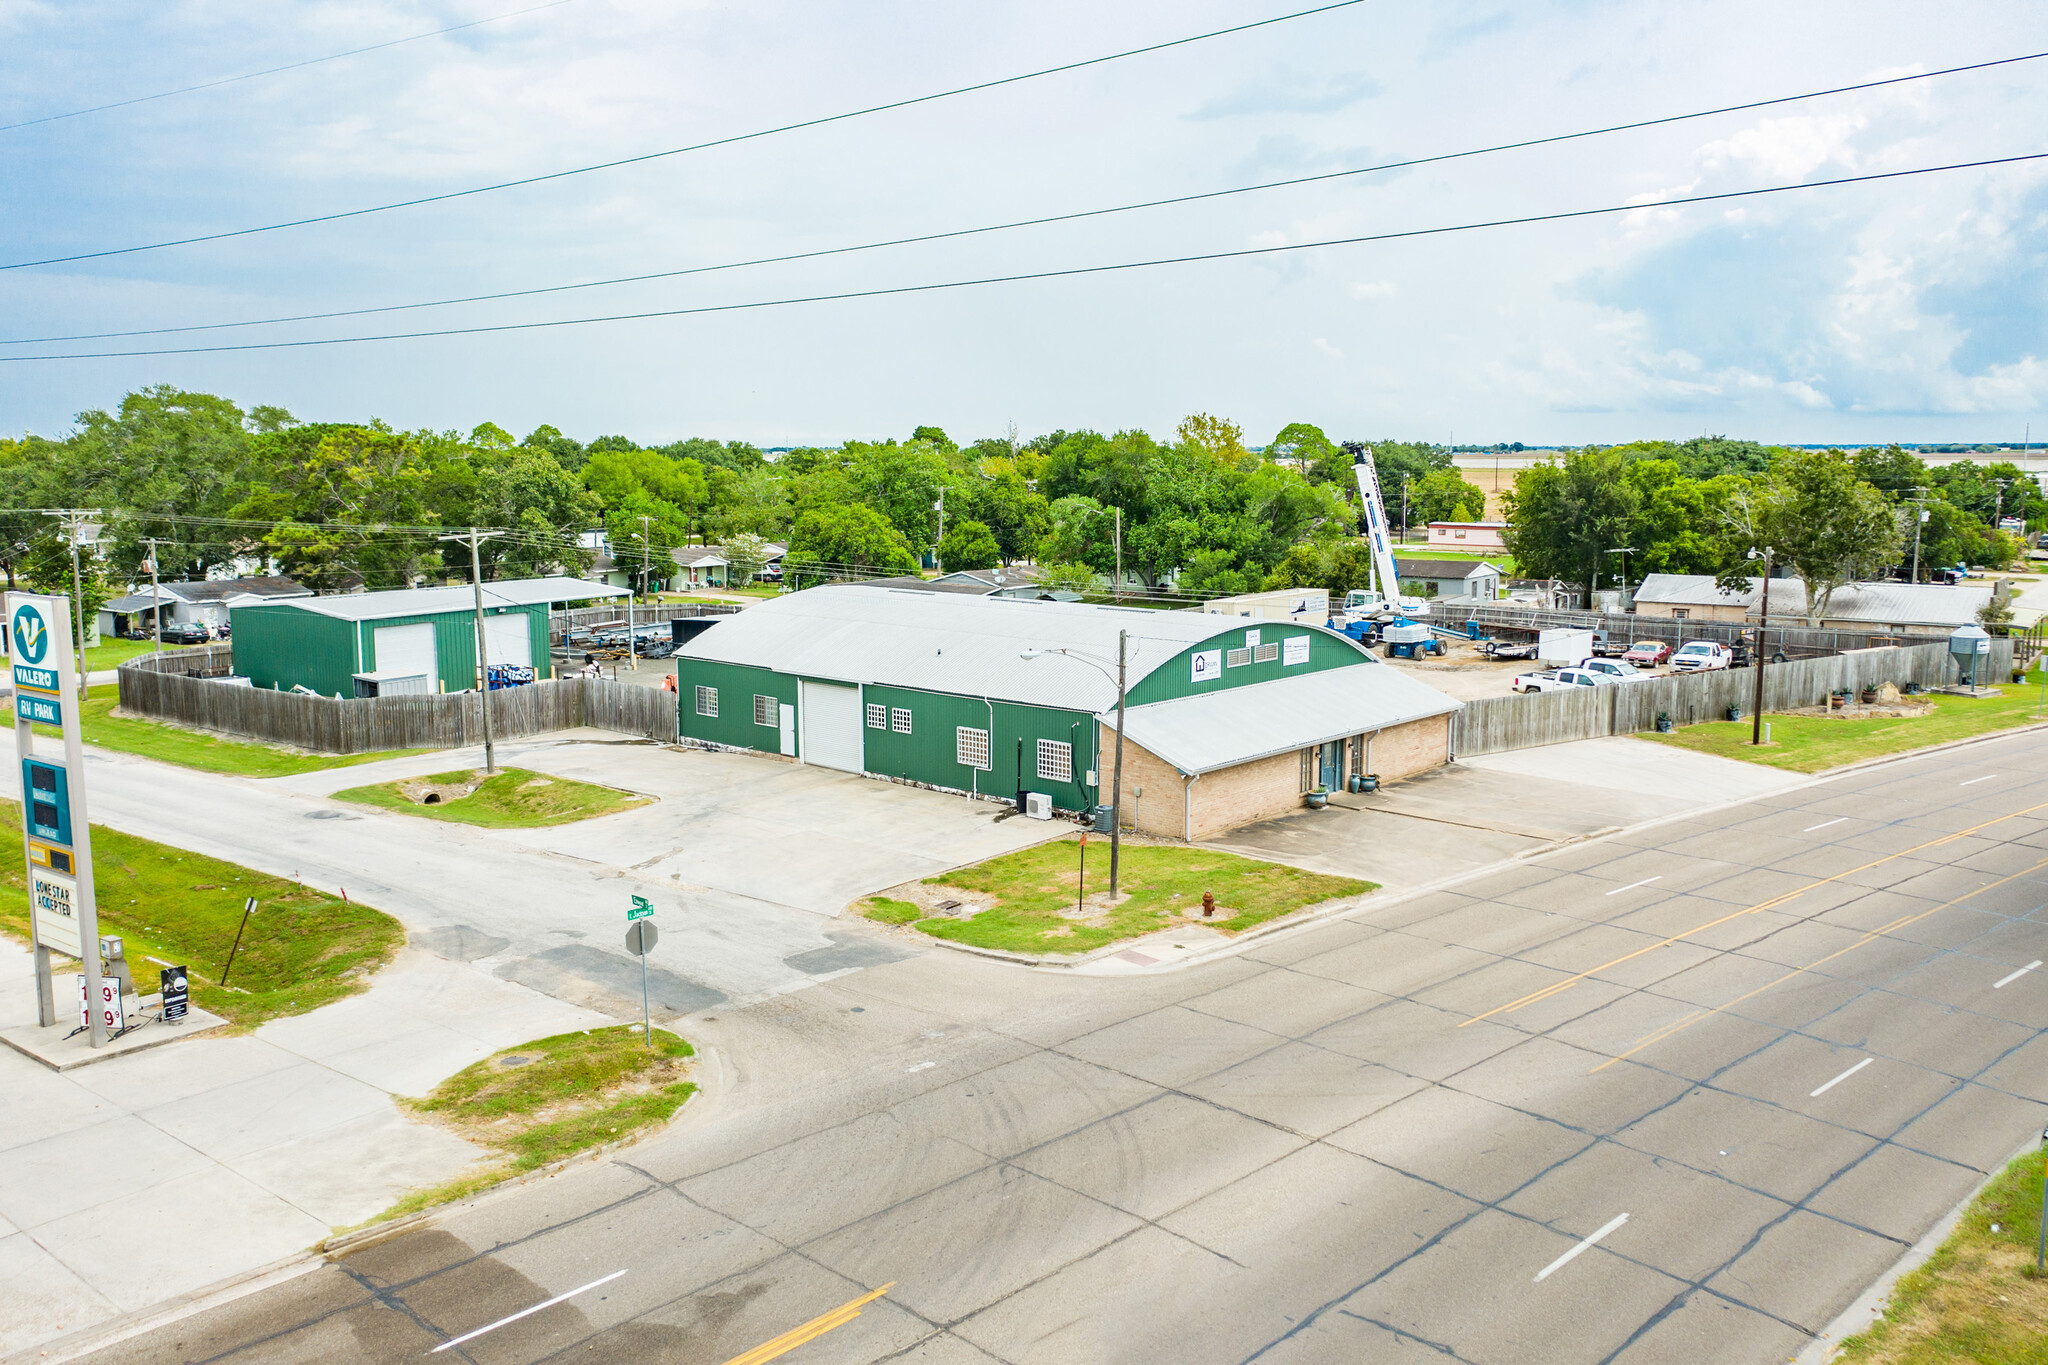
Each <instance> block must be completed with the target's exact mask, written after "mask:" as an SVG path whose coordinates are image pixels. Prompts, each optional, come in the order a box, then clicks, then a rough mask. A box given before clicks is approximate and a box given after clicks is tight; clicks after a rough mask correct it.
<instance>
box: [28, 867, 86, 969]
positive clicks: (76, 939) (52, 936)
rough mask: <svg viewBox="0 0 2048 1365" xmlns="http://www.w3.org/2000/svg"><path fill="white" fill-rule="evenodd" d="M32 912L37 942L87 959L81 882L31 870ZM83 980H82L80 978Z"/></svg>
mask: <svg viewBox="0 0 2048 1365" xmlns="http://www.w3.org/2000/svg"><path fill="white" fill-rule="evenodd" d="M28 872H29V912H30V914H31V915H32V916H33V917H34V919H35V930H36V942H37V943H40V944H42V945H43V947H45V948H49V949H52V950H53V951H55V952H60V953H64V954H67V955H69V956H71V957H84V956H85V953H84V952H83V951H82V949H83V937H82V935H81V934H80V933H79V930H78V883H77V882H76V881H74V880H73V879H71V878H70V877H67V876H65V875H64V874H63V873H61V872H52V871H51V870H50V869H49V868H47V867H37V866H35V865H33V864H31V865H30V867H29V870H28ZM81 979H83V978H81Z"/></svg>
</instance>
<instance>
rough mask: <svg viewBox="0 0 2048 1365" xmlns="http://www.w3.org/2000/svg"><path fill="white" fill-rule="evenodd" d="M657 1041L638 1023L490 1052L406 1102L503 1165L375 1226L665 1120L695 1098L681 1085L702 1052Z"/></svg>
mask: <svg viewBox="0 0 2048 1365" xmlns="http://www.w3.org/2000/svg"><path fill="white" fill-rule="evenodd" d="M652 1040H653V1046H652V1047H649V1046H648V1044H647V1042H645V1041H643V1040H642V1038H641V1036H640V1026H639V1025H638V1024H621V1025H619V1026H617V1027H615V1028H601V1029H590V1030H588V1031H587V1032H582V1033H558V1034H556V1035H555V1036H554V1037H552V1038H539V1039H536V1040H534V1041H533V1042H530V1043H522V1044H520V1045H519V1046H518V1047H510V1048H506V1049H505V1050H504V1051H502V1052H497V1053H493V1054H492V1055H491V1056H489V1057H486V1058H485V1059H484V1060H482V1061H480V1062H477V1063H474V1064H473V1065H470V1066H467V1067H464V1068H463V1069H462V1070H460V1071H458V1072H456V1073H455V1074H454V1075H453V1076H450V1077H449V1078H448V1079H447V1080H445V1081H443V1082H441V1083H440V1084H439V1085H437V1086H435V1087H434V1088H433V1090H432V1091H430V1092H429V1093H427V1094H426V1095H423V1096H421V1097H420V1098H418V1099H401V1100H400V1101H399V1103H400V1104H402V1105H403V1106H405V1107H406V1108H408V1109H410V1110H412V1111H413V1112H414V1113H416V1114H422V1115H425V1116H427V1117H429V1118H431V1119H433V1120H434V1121H435V1122H436V1123H439V1124H441V1125H443V1126H444V1127H446V1128H448V1129H449V1130H450V1131H452V1132H454V1133H455V1134H457V1135H458V1136H460V1137H464V1138H467V1139H468V1140H469V1141H471V1142H474V1143H476V1144H477V1145H479V1146H481V1147H485V1148H489V1149H490V1150H491V1151H493V1152H494V1153H496V1155H497V1160H495V1161H493V1162H492V1163H491V1164H489V1165H488V1166H485V1167H484V1168H482V1169H480V1170H475V1171H471V1172H469V1173H468V1174H465V1175H462V1176H458V1177H457V1178H455V1179H454V1180H451V1181H448V1182H446V1183H444V1184H440V1185H434V1186H431V1187H429V1188H427V1189H423V1190H415V1191H414V1192H413V1193H411V1194H409V1195H407V1196H406V1197H405V1198H403V1199H401V1200H399V1201H398V1202H397V1203H396V1204H393V1205H392V1206H391V1207H390V1208H388V1209H386V1210H385V1211H384V1212H383V1213H381V1214H379V1215H378V1216H377V1217H376V1218H375V1219H372V1220H371V1221H372V1222H382V1221H383V1220H385V1219H389V1218H402V1217H404V1216H405V1215H406V1214H409V1213H417V1212H419V1211H420V1210H421V1209H427V1208H433V1207H434V1206H436V1205H438V1204H445V1203H448V1202H449V1201H451V1200H455V1199H463V1198H467V1197H468V1196H470V1195H472V1194H475V1193H477V1192H478V1191H480V1190H484V1189H488V1188H489V1187H490V1186H492V1185H495V1184H497V1183H498V1182H499V1181H501V1180H505V1179H507V1178H508V1177H511V1176H515V1175H518V1174H520V1173H521V1172H523V1171H530V1170H533V1169H535V1168H536V1167H540V1166H545V1165H547V1164H548V1163H549V1162H552V1161H560V1160H561V1159H562V1158H564V1157H570V1156H574V1155H576V1154H577V1153H578V1152H583V1151H588V1150H589V1149H590V1148H593V1147H601V1146H603V1145H604V1144H605V1143H607V1142H615V1141H618V1140H620V1139H622V1138H627V1137H631V1136H632V1135H633V1134H635V1133H637V1132H641V1131H643V1130H645V1129H649V1128H655V1127H658V1126H660V1125H661V1124H664V1123H666V1122H668V1121H669V1119H670V1118H671V1117H673V1116H674V1114H675V1112H676V1110H678V1109H680V1108H682V1107H683V1102H684V1101H686V1100H688V1099H689V1098H690V1096H691V1095H693V1094H695V1093H696V1091H697V1087H696V1085H695V1084H694V1083H693V1082H690V1081H686V1080H684V1079H682V1072H683V1067H684V1064H685V1063H686V1062H687V1061H688V1060H689V1059H690V1058H691V1057H692V1056H694V1055H695V1049H693V1048H692V1047H691V1046H690V1045H689V1043H688V1042H686V1041H684V1040H683V1039H682V1038H679V1037H677V1036H676V1035H675V1034H673V1033H668V1032H664V1031H663V1030H661V1029H656V1030H655V1031H654V1033H653V1035H652ZM522 1059H523V1060H522ZM508 1061H510V1062H513V1063H514V1064H513V1065H509V1066H508V1065H507V1064H506V1063H507V1062H508Z"/></svg>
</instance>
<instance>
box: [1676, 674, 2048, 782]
mask: <svg viewBox="0 0 2048 1365" xmlns="http://www.w3.org/2000/svg"><path fill="white" fill-rule="evenodd" d="M1921 700H1924V701H1928V702H1931V703H1933V706H1934V709H1933V710H1932V711H1931V712H1929V713H1928V714H1926V715H1924V716H1898V717H1890V716H1887V717H1881V718H1872V719H1868V720H1839V719H1829V718H1828V717H1826V716H1787V715H1766V716H1765V717H1764V723H1765V724H1766V725H1769V726H1770V727H1771V742H1770V743H1769V744H1766V745H1762V746H1752V745H1751V744H1750V742H1749V738H1750V733H1751V730H1750V722H1749V721H1748V720H1739V721H1725V720H1722V721H1710V722H1707V723H1705V724H1701V725H1688V726H1685V727H1684V728H1682V729H1678V730H1674V731H1672V732H1671V733H1670V734H1668V735H1659V734H1649V733H1646V734H1643V735H1640V736H1638V738H1641V739H1647V740H1651V741H1654V742H1655V743H1658V744H1669V745H1672V746H1674V747H1676V748H1680V749H1691V750H1694V751H1695V752H1697V753H1703V754H1718V755H1720V756H1721V757H1723V758H1739V759H1742V760H1744V761H1745V762H1749V763H1762V764H1766V765H1768V766H1770V767H1773V768H1783V769H1786V770H1787V771H1789V772H1796V773H1817V772H1822V771H1824V770H1826V769H1828V768H1837V767H1840V766H1841V765H1842V764H1844V763H1854V762H1857V761H1858V760H1860V759H1866V758H1880V757H1883V756H1885V755H1887V754H1899V753H1904V752H1906V751H1907V750H1909V749H1919V748H1924V747H1925V746H1927V745H1929V744H1945V743H1947V742H1948V741H1950V740H1956V739H1968V738H1970V737H1971V736H1973V735H1985V734H1990V733H1992V732H1993V731H1996V730H2005V729H2010V728H2012V727H2013V726H2016V725H2032V724H2034V723H2035V722H2037V721H2048V711H2044V710H2043V708H2042V706H2041V693H2040V685H2039V683H2038V682H2034V681H2032V680H2031V679H2030V680H2029V681H2028V682H2026V683H2020V684H2017V685H2014V686H2011V687H2005V688H2001V689H2000V694H1999V695H1998V696H1995V697H1938V696H1927V697H1924V698H1922V699H1921Z"/></svg>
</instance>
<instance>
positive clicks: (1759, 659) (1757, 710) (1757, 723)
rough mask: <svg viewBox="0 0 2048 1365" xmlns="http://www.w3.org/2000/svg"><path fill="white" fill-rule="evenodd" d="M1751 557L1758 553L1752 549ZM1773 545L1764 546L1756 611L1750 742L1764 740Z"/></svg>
mask: <svg viewBox="0 0 2048 1365" xmlns="http://www.w3.org/2000/svg"><path fill="white" fill-rule="evenodd" d="M1749 553H1750V555H1751V557H1754V556H1755V555H1756V551H1755V550H1751V551H1750V552H1749ZM1771 553H1772V552H1771V547H1770V546H1768V545H1766V546H1764V552H1763V559H1764V596H1763V601H1762V603H1761V604H1760V605H1759V606H1758V607H1757V612H1756V704H1755V705H1754V706H1752V707H1751V708H1750V711H1751V715H1750V718H1749V742H1750V743H1751V744H1752V745H1761V744H1762V743H1763V742H1764V631H1765V630H1766V629H1767V628H1768V627H1769V626H1770V623H1771Z"/></svg>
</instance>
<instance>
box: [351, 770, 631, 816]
mask: <svg viewBox="0 0 2048 1365" xmlns="http://www.w3.org/2000/svg"><path fill="white" fill-rule="evenodd" d="M482 778H483V770H482V769H480V768H478V769H467V768H465V769H463V770H461V771H459V772H452V773H436V774H434V775H433V776H432V777H427V778H419V779H407V780H405V781H402V782H379V783H377V784H376V785H375V786H370V787H350V788H349V789H348V790H346V791H338V792H336V793H334V799H335V800H337V801H353V802H355V803H356V804H357V805H362V806H375V807H377V808H378V809H380V810H391V811H398V812H400V813H401V814H405V815H419V816H424V817H425V818H427V819H429V820H454V821H457V822H458V823H461V824H465V825H482V826H483V827H484V828H486V829H535V828H538V827H539V826H542V825H566V824H570V823H572V822H573V821H577V820H590V819H594V818H596V817H597V816H600V815H612V814H615V813H617V812H619V811H622V810H631V809H632V808H633V807H635V806H644V805H646V804H647V803H648V802H649V801H651V800H653V798H652V797H648V796H637V795H635V794H634V793H632V792H622V791H619V790H618V789H616V788H614V787H600V786H596V785H594V784H592V783H589V782H576V781H572V780H571V779H569V778H566V777H549V776H547V775H546V774H545V773H536V772H528V771H527V770H526V769H524V768H500V769H499V770H498V771H497V772H495V773H493V774H492V775H491V776H490V777H489V778H488V779H484V780H482V781H481V782H479V779H482ZM472 784H475V786H474V790H470V791H469V792H468V794H467V795H463V794H462V792H463V791H464V789H466V788H469V787H471V786H472ZM407 788H412V789H414V791H416V792H419V793H421V794H424V793H425V791H426V790H429V789H431V790H433V791H434V792H435V793H436V794H438V795H439V796H440V797H441V800H439V801H438V802H436V803H434V804H433V805H423V804H421V802H420V801H418V800H415V799H414V796H413V795H412V794H409V793H408V791H407V790H406V789H407Z"/></svg>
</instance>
